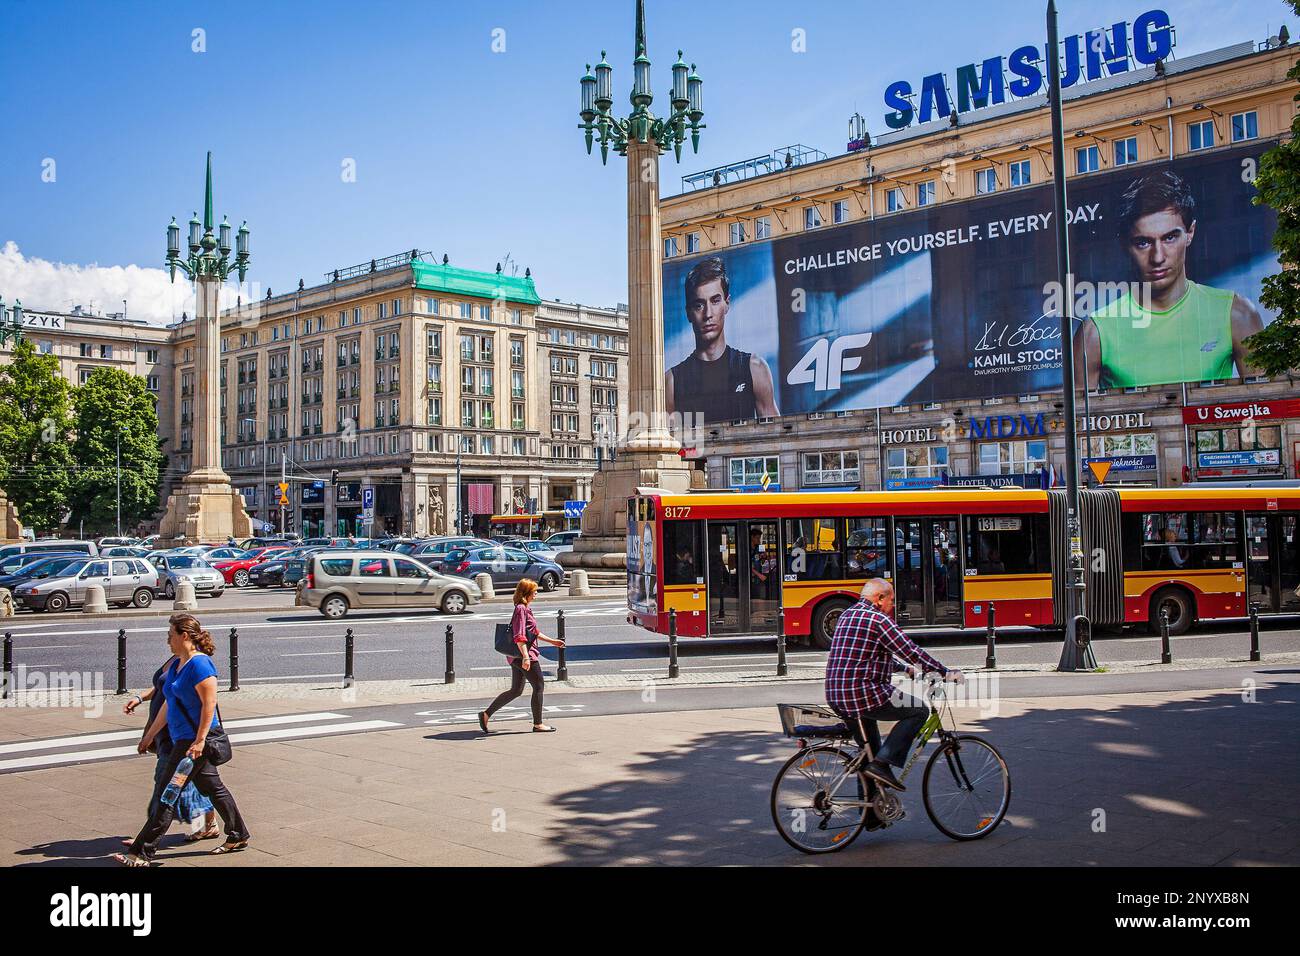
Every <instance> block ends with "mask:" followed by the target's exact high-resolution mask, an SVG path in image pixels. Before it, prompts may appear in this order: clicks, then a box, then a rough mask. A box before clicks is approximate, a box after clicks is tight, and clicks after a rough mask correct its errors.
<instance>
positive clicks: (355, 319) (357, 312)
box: [352, 307, 361, 325]
mask: <svg viewBox="0 0 1300 956" xmlns="http://www.w3.org/2000/svg"><path fill="white" fill-rule="evenodd" d="M352 324H353V325H360V324H361V309H360V308H359V307H358V308H355V309H353V310H352Z"/></svg>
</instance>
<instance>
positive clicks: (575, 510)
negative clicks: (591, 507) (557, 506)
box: [564, 501, 587, 518]
mask: <svg viewBox="0 0 1300 956" xmlns="http://www.w3.org/2000/svg"><path fill="white" fill-rule="evenodd" d="M586 510H587V502H585V501H566V502H565V503H564V517H566V518H581V517H582V513H583V512H584V511H586Z"/></svg>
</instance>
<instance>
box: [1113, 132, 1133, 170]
mask: <svg viewBox="0 0 1300 956" xmlns="http://www.w3.org/2000/svg"><path fill="white" fill-rule="evenodd" d="M1137 161H1138V141H1137V137H1136V136H1128V137H1125V138H1124V139H1117V140H1115V165H1116V166H1131V165H1133V164H1134V163H1136V162H1137Z"/></svg>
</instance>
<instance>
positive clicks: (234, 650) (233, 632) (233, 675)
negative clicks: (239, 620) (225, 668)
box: [230, 627, 239, 690]
mask: <svg viewBox="0 0 1300 956" xmlns="http://www.w3.org/2000/svg"><path fill="white" fill-rule="evenodd" d="M230 689H231V690H239V628H237V627H232V628H231V629H230Z"/></svg>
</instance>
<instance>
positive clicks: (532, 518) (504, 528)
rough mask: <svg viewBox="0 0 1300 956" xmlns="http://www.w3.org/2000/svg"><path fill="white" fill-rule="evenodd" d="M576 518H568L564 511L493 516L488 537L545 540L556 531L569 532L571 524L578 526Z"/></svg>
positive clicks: (489, 523)
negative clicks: (517, 537)
mask: <svg viewBox="0 0 1300 956" xmlns="http://www.w3.org/2000/svg"><path fill="white" fill-rule="evenodd" d="M577 523H578V521H577V519H576V518H566V517H565V516H564V512H563V511H540V512H533V513H532V514H517V515H493V516H492V517H491V518H490V519H488V536H489V537H492V538H505V537H513V536H516V535H517V536H519V537H521V538H545V537H546V536H547V535H548V534H553V533H554V532H556V531H568V530H569V526H570V524H572V525H574V526H575V527H576V526H577Z"/></svg>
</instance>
